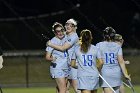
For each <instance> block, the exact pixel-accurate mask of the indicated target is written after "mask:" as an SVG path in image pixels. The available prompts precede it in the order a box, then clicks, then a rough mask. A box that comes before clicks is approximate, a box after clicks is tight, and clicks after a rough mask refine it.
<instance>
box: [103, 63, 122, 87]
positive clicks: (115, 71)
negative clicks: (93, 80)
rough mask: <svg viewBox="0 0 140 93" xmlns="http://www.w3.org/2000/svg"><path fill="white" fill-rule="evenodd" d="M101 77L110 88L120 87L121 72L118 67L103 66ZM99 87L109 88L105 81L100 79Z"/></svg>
mask: <svg viewBox="0 0 140 93" xmlns="http://www.w3.org/2000/svg"><path fill="white" fill-rule="evenodd" d="M101 75H102V76H103V78H104V79H105V80H106V81H107V82H108V84H109V85H110V86H111V87H117V86H120V85H122V79H121V77H122V72H121V69H120V66H104V67H103V68H102V71H101ZM101 87H109V86H108V85H107V84H106V82H105V81H103V80H102V79H101Z"/></svg>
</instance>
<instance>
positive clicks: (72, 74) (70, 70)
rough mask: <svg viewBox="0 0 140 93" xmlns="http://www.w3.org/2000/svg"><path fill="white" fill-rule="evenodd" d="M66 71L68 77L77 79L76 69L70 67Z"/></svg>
mask: <svg viewBox="0 0 140 93" xmlns="http://www.w3.org/2000/svg"><path fill="white" fill-rule="evenodd" d="M68 73H69V75H68V79H77V69H75V68H73V67H70V68H69V72H68Z"/></svg>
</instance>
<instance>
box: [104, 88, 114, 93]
mask: <svg viewBox="0 0 140 93" xmlns="http://www.w3.org/2000/svg"><path fill="white" fill-rule="evenodd" d="M103 91H104V93H113V91H112V90H111V89H110V88H108V87H104V88H103Z"/></svg>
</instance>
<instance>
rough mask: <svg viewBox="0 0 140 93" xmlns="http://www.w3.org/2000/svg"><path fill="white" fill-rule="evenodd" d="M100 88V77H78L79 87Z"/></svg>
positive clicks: (80, 88) (87, 88)
mask: <svg viewBox="0 0 140 93" xmlns="http://www.w3.org/2000/svg"><path fill="white" fill-rule="evenodd" d="M97 88H99V77H93V76H85V77H78V89H79V90H82V89H86V90H95V89H97Z"/></svg>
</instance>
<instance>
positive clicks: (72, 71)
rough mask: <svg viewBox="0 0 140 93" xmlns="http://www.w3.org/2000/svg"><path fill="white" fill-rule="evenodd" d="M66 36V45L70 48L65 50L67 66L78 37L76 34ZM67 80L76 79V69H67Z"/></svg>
mask: <svg viewBox="0 0 140 93" xmlns="http://www.w3.org/2000/svg"><path fill="white" fill-rule="evenodd" d="M66 36H67V43H69V44H70V45H71V47H70V48H69V49H68V50H67V51H68V56H69V64H70V62H71V58H72V55H73V53H74V50H75V47H76V46H77V45H78V40H79V37H78V35H77V33H72V34H71V35H66ZM68 78H69V79H77V69H75V68H72V67H69V77H68Z"/></svg>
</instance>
